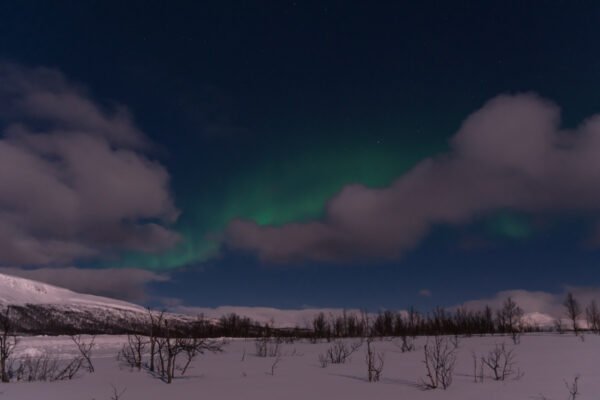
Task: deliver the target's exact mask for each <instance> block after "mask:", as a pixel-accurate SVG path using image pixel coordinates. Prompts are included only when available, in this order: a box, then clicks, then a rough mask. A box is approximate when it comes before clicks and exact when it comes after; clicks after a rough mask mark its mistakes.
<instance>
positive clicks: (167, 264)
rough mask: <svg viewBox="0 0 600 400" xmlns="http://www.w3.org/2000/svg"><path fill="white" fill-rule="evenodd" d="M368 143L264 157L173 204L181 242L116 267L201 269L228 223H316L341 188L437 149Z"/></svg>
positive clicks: (384, 176)
mask: <svg viewBox="0 0 600 400" xmlns="http://www.w3.org/2000/svg"><path fill="white" fill-rule="evenodd" d="M372 137H373V138H372V139H370V140H369V143H365V144H364V145H361V144H360V143H357V140H346V143H347V145H340V146H332V145H329V146H314V145H313V147H312V148H307V149H302V150H299V151H295V152H292V153H291V154H290V153H286V154H285V156H274V155H272V154H271V155H270V156H267V157H265V158H264V160H263V162H262V163H261V164H258V165H253V167H252V168H248V169H239V170H236V171H235V173H234V174H233V176H232V177H231V178H229V179H228V180H227V185H225V186H224V189H223V190H221V191H217V192H215V193H211V194H210V196H206V195H204V196H193V195H191V196H190V195H188V196H184V198H183V199H182V200H181V199H180V198H179V197H178V199H180V203H179V204H180V207H181V208H182V210H183V214H182V215H181V217H180V220H179V222H178V224H177V225H176V228H177V230H178V231H179V232H180V233H181V234H182V236H183V237H184V240H183V242H182V243H181V244H180V245H178V246H177V247H176V248H175V249H174V250H172V251H169V252H166V253H164V254H160V255H149V254H140V253H135V254H134V253H130V254H126V255H124V256H123V257H122V259H121V260H120V261H119V262H118V265H121V266H129V265H136V266H140V267H144V268H149V269H170V268H176V267H180V266H184V265H187V264H190V263H195V262H202V261H204V260H206V259H207V258H209V257H211V256H213V255H214V254H215V252H216V251H217V250H218V243H217V241H216V240H215V239H214V238H215V237H218V235H219V233H220V232H222V230H223V229H224V228H225V226H226V225H227V223H228V222H229V221H230V220H231V219H234V218H244V219H250V220H253V221H256V222H257V223H258V224H260V225H281V224H285V223H287V222H291V221H306V220H310V219H317V218H319V217H320V216H321V215H322V213H323V210H324V206H325V203H326V201H327V199H329V198H330V197H332V196H333V195H335V194H336V193H337V192H338V191H339V190H340V189H341V188H342V187H343V186H344V185H346V184H350V183H361V184H364V185H366V186H369V187H384V186H386V185H389V184H390V183H391V182H392V181H393V180H394V179H395V178H397V177H398V176H400V175H401V174H402V173H404V172H406V171H408V170H409V169H410V168H411V167H412V166H414V165H415V164H416V163H418V162H419V161H420V160H422V159H423V158H425V157H428V156H432V155H435V154H436V153H438V152H440V151H443V150H444V148H445V141H443V140H440V141H439V142H438V143H433V144H431V143H423V144H419V143H414V142H412V143H401V142H400V141H399V140H397V139H396V140H395V139H394V138H393V137H392V138H391V139H390V138H389V136H387V135H385V136H384V135H382V136H381V137H383V138H378V137H377V136H372ZM315 141H316V140H315ZM176 195H177V193H176ZM111 265H114V264H112V263H111Z"/></svg>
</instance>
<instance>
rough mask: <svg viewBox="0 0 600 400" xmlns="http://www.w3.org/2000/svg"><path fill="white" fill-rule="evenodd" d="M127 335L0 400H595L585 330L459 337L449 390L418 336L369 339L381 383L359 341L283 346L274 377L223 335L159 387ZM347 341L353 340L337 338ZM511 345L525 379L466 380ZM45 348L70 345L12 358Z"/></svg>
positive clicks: (592, 350)
mask: <svg viewBox="0 0 600 400" xmlns="http://www.w3.org/2000/svg"><path fill="white" fill-rule="evenodd" d="M125 340H126V336H109V335H104V336H97V337H96V347H95V349H94V356H93V361H94V366H95V369H96V372H94V373H92V374H90V373H88V372H84V371H81V372H80V373H79V374H78V376H77V377H76V378H75V379H73V380H70V381H61V382H52V383H50V382H34V383H23V382H11V383H7V384H0V399H6V400H33V399H40V400H43V399H47V400H54V399H56V400H59V399H60V400H92V399H93V400H104V399H107V400H108V399H110V398H111V394H112V386H111V385H114V387H116V388H117V389H118V390H119V391H122V390H125V392H124V393H123V395H122V396H121V398H120V400H164V399H173V400H175V399H177V400H187V399H190V400H191V399H211V400H218V399H289V400H300V399H302V400H306V399H307V398H309V399H311V400H315V399H370V400H385V399H411V400H413V399H414V400H431V399H448V400H484V399H489V400H495V399H523V400H527V399H534V400H535V399H537V400H543V399H546V400H566V399H568V398H569V394H568V391H567V389H566V387H565V381H568V382H571V381H572V380H573V378H574V376H576V375H579V376H580V379H579V392H580V394H579V395H578V396H577V400H586V399H589V400H592V399H598V398H600V379H599V378H598V377H600V363H599V362H598V355H599V354H600V336H599V335H592V334H586V335H584V340H582V339H581V338H580V337H576V336H575V335H573V334H563V335H560V334H550V333H548V334H527V335H524V336H523V337H522V339H521V343H520V344H518V345H513V344H512V341H511V339H510V337H508V336H500V335H495V336H484V337H478V336H474V337H470V338H460V339H459V347H458V353H457V364H456V369H455V374H454V381H453V383H452V385H451V386H450V387H449V388H448V389H447V390H441V389H438V390H423V389H422V388H421V387H419V382H420V380H421V379H423V378H425V367H424V364H423V361H422V360H423V345H424V344H425V341H426V338H417V339H416V342H415V343H416V350H415V351H411V352H405V353H402V352H401V350H400V348H399V347H398V345H397V343H396V342H395V341H394V340H392V339H383V340H377V341H375V342H373V343H374V346H375V348H376V350H377V351H379V352H384V353H385V365H384V369H383V376H382V379H381V381H380V382H376V383H369V382H368V381H367V379H366V378H367V377H366V375H367V374H366V372H367V371H366V365H365V354H364V352H365V348H366V345H365V344H363V345H362V346H361V347H360V348H359V350H358V351H357V352H355V353H354V354H353V355H352V356H351V359H350V360H349V361H347V362H346V363H344V364H330V365H329V366H327V367H326V368H322V367H321V365H320V363H319V361H318V356H319V354H321V353H324V352H325V351H326V350H327V348H328V347H329V346H330V345H331V343H327V342H326V341H322V342H319V343H316V344H312V343H310V342H307V341H296V342H295V343H284V344H282V345H281V347H280V350H281V358H280V361H279V363H278V364H277V366H276V368H275V370H274V374H273V375H271V367H272V364H273V363H274V361H275V358H272V357H258V356H256V355H255V353H256V351H255V342H254V339H229V343H228V344H227V346H226V347H225V349H224V350H225V351H224V352H223V353H220V354H204V355H201V356H199V357H198V358H197V359H196V360H195V361H194V363H193V364H192V369H191V370H190V371H188V372H187V374H186V376H184V377H177V378H176V379H175V380H174V382H173V383H172V384H166V383H164V382H163V381H161V380H160V379H159V378H157V377H156V376H153V375H152V374H150V373H149V372H148V371H146V370H143V369H142V371H140V372H138V371H137V370H133V371H132V370H130V368H129V367H128V366H125V365H123V364H121V363H120V362H119V361H117V359H116V355H117V352H118V351H119V349H120V348H121V346H122V345H123V343H124V342H125ZM345 340H346V341H348V342H349V343H353V342H356V340H354V339H345ZM501 343H505V344H506V346H508V347H509V348H513V347H514V348H515V354H516V368H518V369H519V370H520V371H521V372H522V373H523V374H524V375H523V376H522V377H521V378H520V379H518V380H515V379H508V380H506V381H503V382H502V381H494V380H493V379H492V378H491V376H490V371H486V376H485V378H484V382H483V383H475V382H474V378H473V358H472V354H473V353H475V354H477V355H478V356H482V355H485V354H487V352H488V351H489V350H490V349H492V348H493V347H494V346H495V344H501ZM41 351H47V352H50V353H52V354H54V355H58V356H61V357H65V358H68V357H70V356H72V355H75V354H76V349H75V347H74V345H73V343H72V342H71V340H70V338H69V337H68V336H59V337H44V336H33V337H22V338H21V340H20V343H19V344H18V347H17V349H16V356H17V357H19V356H23V355H26V354H29V355H35V354H38V353H39V352H41Z"/></svg>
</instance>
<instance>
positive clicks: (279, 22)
mask: <svg viewBox="0 0 600 400" xmlns="http://www.w3.org/2000/svg"><path fill="white" fill-rule="evenodd" d="M173 3H175V4H173ZM390 3H394V4H390ZM403 3H405V2H350V1H319V2H316V1H315V2H306V1H301V0H297V1H274V2H261V1H252V2H239V1H238V2H229V1H215V2H201V1H198V2H153V1H144V2H135V1H129V2H110V1H98V2H93V1H84V2H75V3H72V2H54V1H49V2H39V1H7V2H3V3H2V4H1V5H0V62H1V64H2V65H1V67H0V70H1V71H0V107H1V109H2V111H1V112H0V118H2V132H0V135H2V136H0V140H1V141H2V143H1V144H0V157H4V160H5V161H2V160H1V159H0V171H2V172H0V240H1V241H2V242H4V244H0V265H1V266H3V267H4V268H5V269H6V271H13V272H15V271H21V272H22V273H23V274H25V275H24V276H32V277H36V276H42V275H44V276H48V275H49V273H48V270H50V271H56V274H59V273H62V274H65V275H66V274H70V273H72V272H73V267H75V268H77V269H80V270H84V271H87V272H89V273H90V274H91V275H90V276H92V275H93V276H94V278H93V280H94V282H90V283H86V285H85V286H84V288H85V289H88V290H90V291H92V292H96V293H98V294H106V295H113V296H117V297H121V298H127V299H130V300H134V301H138V302H142V303H145V304H153V305H155V306H160V305H161V304H183V305H188V306H202V307H217V306H221V305H234V306H268V307H278V308H302V307H338V308H342V307H347V308H368V309H372V310H376V309H378V308H381V307H387V308H392V309H399V308H405V307H408V306H409V305H411V304H414V305H416V306H417V307H419V308H423V309H429V308H431V307H434V306H436V305H442V306H451V305H454V304H457V303H459V302H463V301H467V300H472V299H478V298H486V297H492V296H494V295H495V294H496V293H497V292H499V291H503V290H514V289H524V290H528V291H545V292H550V293H558V292H560V291H562V290H563V289H564V287H565V286H566V285H570V286H576V287H581V286H600V278H599V274H598V262H599V261H600V249H599V246H600V239H599V238H600V235H599V234H598V232H599V231H598V226H599V221H600V193H598V192H600V189H596V188H595V187H594V185H596V186H598V184H599V183H600V180H598V178H600V172H599V171H600V153H597V152H594V151H595V147H598V149H597V150H599V151H600V145H599V143H600V140H596V141H594V135H596V134H595V133H594V132H598V134H597V135H596V136H598V137H600V129H598V128H597V127H596V126H597V125H600V124H598V123H596V124H594V122H595V120H594V119H593V118H592V116H593V115H594V114H595V113H597V112H600V97H599V96H598V93H600V41H599V40H598V34H599V29H598V26H599V22H600V5H599V4H598V3H596V2H591V1H590V2H563V1H551V2H546V3H544V4H543V5H542V4H541V3H539V2H482V1H473V2H468V1H464V2H452V3H451V2H413V3H414V4H408V3H406V4H403ZM457 3H460V4H457ZM523 3H525V4H523ZM497 96H501V97H497ZM492 99H496V100H492ZM125 110H126V111H125ZM478 110H481V113H482V114H481V115H479V114H477V115H475V114H474V113H476V112H478ZM472 115H475V116H474V117H473V119H472V121H471V120H469V121H471V122H472V123H470V124H469V123H466V122H465V121H467V119H468V118H470V117H469V116H472ZM559 118H560V120H559ZM548 121H550V122H548ZM586 121H587V122H589V123H587V122H586ZM590 121H591V122H590ZM513 122H514V123H513ZM463 123H464V124H463ZM515 126H516V127H515ZM538 130H539V131H540V132H541V133H540V134H539V135H538V134H537V133H536V132H537V131H538ZM513 131H514V132H513ZM112 132H115V133H114V134H113V133H112ZM489 132H492V133H489ZM494 132H495V133H494ZM532 132H533V133H532ZM494 134H495V135H496V136H493V135H494ZM486 135H487V136H486ZM81 137H85V138H87V139H89V140H90V143H87V142H86V143H83V142H84V140H80V138H81ZM482 137H485V138H488V137H489V140H487V139H480V138H482ZM529 137H531V138H533V139H531V140H529ZM44 138H45V139H52V140H43V139H44ZM497 138H501V139H497ZM38 139H39V140H38ZM50 142H51V143H50ZM92 142H93V143H92ZM2 146H4V147H6V148H7V149H8V147H10V146H13V147H14V148H20V149H24V148H26V149H27V152H28V154H29V155H32V154H34V155H35V157H36V160H35V162H43V163H47V165H51V166H52V168H56V170H54V169H52V171H53V172H52V174H51V175H52V177H53V179H54V178H56V182H54V180H53V181H52V182H54V183H48V182H49V181H48V180H47V179H46V178H47V177H45V178H43V179H42V178H41V177H40V178H39V179H40V180H36V179H38V178H37V176H38V175H35V176H34V175H33V173H31V174H29V173H28V172H27V171H29V170H28V169H27V168H29V166H31V165H33V164H32V163H34V161H33V160H29V159H27V160H25V159H23V160H24V161H23V160H21V159H20V158H19V159H17V158H15V159H12V158H9V155H10V154H12V153H9V150H7V149H4V147H2ZM88 146H90V147H88ZM94 146H97V147H94ZM101 146H102V147H101ZM13 147H11V149H12V148H13ZM100 148H102V151H100ZM541 148H543V150H540V149H541ZM88 149H93V150H89V151H91V153H88ZM96 149H97V150H98V152H97V153H96ZM5 150H6V153H5V152H4V151H5ZM7 154H8V155H7ZM90 154H98V156H97V157H96V156H91V155H90ZM100 154H102V156H100ZM595 154H598V156H597V158H598V160H599V161H598V162H596V163H594V159H595V157H594V155H595ZM117 158H118V160H117ZM15 160H16V161H15ZM20 160H21V161H20ZM20 162H22V163H23V164H19V163H20ZM36 165H37V164H36ZM44 165H46V164H44ZM25 166H26V167H25ZM132 166H133V167H135V168H137V169H136V170H135V171H133V172H132V170H131V169H130V168H132ZM32 168H33V167H32ZM32 170H33V169H32ZM24 171H25V172H24ZM35 171H38V169H37V167H36V169H35ZM39 171H48V168H46V167H40V169H39ZM82 171H87V172H85V173H84V172H82ZM127 171H129V172H131V173H129V172H127ZM40 174H41V172H40ZM40 176H41V175H40ZM48 179H49V178H48ZM117 179H118V182H117ZM146 179H147V180H148V181H147V182H146ZM3 181H4V182H3ZM59 183H60V185H64V186H65V187H66V188H68V189H69V193H70V194H69V195H68V196H67V195H66V194H65V195H64V196H65V197H61V196H63V195H62V194H57V193H62V191H61V192H59V191H58V189H57V190H56V191H54V189H53V188H54V186H52V185H54V184H56V185H57V187H58V185H59ZM103 185H104V186H103ZM32 188H35V190H34V189H32ZM61 188H62V186H61ZM599 188H600V186H599ZM61 190H62V189H61ZM65 190H66V189H65ZM2 193H4V194H2ZM9 193H16V194H15V195H12V194H9ZM34 197H35V198H36V199H37V200H36V201H35V202H34V201H30V200H31V198H34ZM66 198H68V199H72V203H68V202H67V201H66V200H64V199H66ZM24 199H25V200H24ZM69 201H70V200H69ZM55 203H56V204H57V205H56V208H53V207H55V206H54V204H55ZM96 203H97V204H96ZM48 204H49V205H48ZM82 204H83V205H82ZM44 210H45V211H44ZM53 210H54V211H53ZM73 210H77V212H75V211H73ZM48 215H49V216H48ZM46 217H48V218H46ZM40 221H43V223H42V222H40ZM64 221H67V222H64ZM13 238H17V239H18V240H17V239H14V240H13ZM122 270H126V271H129V272H130V273H131V274H130V275H131V276H132V277H133V278H132V281H131V282H132V283H131V284H132V285H134V286H135V285H137V286H140V285H141V286H142V287H143V290H142V292H143V295H142V294H140V295H139V296H137V297H136V296H133V295H131V294H130V291H129V289H127V288H126V287H123V286H119V289H118V292H114V291H113V292H111V289H110V287H108V286H111V285H112V283H111V282H113V280H114V279H117V280H118V279H119V278H118V276H121V275H119V274H120V272H119V271H122ZM23 271H25V272H23ZM90 271H91V272H90ZM94 271H103V273H105V274H106V275H105V278H102V275H95V274H94V273H95V272H94ZM136 271H137V272H136ZM87 272H84V273H83V274H82V275H81V276H82V277H84V276H87V275H85V274H86V273H87ZM27 274H29V275H27ZM35 274H38V275H35ZM110 274H115V276H116V277H117V278H109V275H110ZM50 275H52V272H51V273H50ZM98 276H100V277H101V278H100V281H101V280H103V279H106V282H107V283H106V285H105V286H106V287H105V286H103V285H102V283H101V282H98V278H97V277H98ZM128 276H129V275H128ZM63 279H64V281H65V282H67V281H69V279H68V277H64V278H63ZM78 279H79V278H78ZM82 279H83V278H82ZM71 283H72V282H71ZM67 286H68V285H67ZM71 287H74V288H76V289H80V288H81V286H77V285H76V284H74V283H72V284H71ZM111 287H114V286H111ZM138 289H139V287H138V288H137V289H136V290H138ZM132 290H133V289H132ZM136 293H137V292H136Z"/></svg>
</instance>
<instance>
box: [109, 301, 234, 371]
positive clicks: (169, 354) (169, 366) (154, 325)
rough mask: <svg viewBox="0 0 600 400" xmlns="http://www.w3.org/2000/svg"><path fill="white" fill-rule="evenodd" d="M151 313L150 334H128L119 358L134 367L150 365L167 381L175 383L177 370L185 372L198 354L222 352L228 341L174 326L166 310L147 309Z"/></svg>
mask: <svg viewBox="0 0 600 400" xmlns="http://www.w3.org/2000/svg"><path fill="white" fill-rule="evenodd" d="M148 315H149V321H150V324H149V330H148V332H147V336H145V335H142V334H129V335H127V343H125V344H124V345H123V347H122V348H121V350H120V352H119V354H118V357H117V358H118V359H119V360H121V361H122V362H123V363H125V364H126V365H128V366H129V367H130V368H131V369H134V368H136V369H137V370H138V371H139V370H141V369H142V368H147V369H148V370H149V371H150V372H154V373H157V374H158V375H159V376H160V377H161V378H162V379H163V380H164V381H165V382H166V383H172V382H173V379H174V377H175V376H176V374H177V373H178V374H179V375H180V376H183V375H185V373H186V372H187V371H188V369H189V367H190V364H191V363H192V361H193V360H194V359H195V358H196V357H197V356H198V355H201V354H204V353H205V352H212V353H219V352H221V351H223V346H224V345H225V344H226V342H225V341H223V340H218V339H209V338H204V337H201V336H199V335H198V330H191V331H182V330H181V329H178V327H173V326H172V325H171V321H169V320H168V319H165V318H164V313H154V312H152V311H148ZM200 322H201V323H202V321H200ZM144 360H146V361H147V362H144Z"/></svg>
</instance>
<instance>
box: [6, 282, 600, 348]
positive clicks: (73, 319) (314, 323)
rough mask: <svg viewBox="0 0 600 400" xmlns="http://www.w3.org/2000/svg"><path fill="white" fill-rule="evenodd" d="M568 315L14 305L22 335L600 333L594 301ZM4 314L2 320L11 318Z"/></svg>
mask: <svg viewBox="0 0 600 400" xmlns="http://www.w3.org/2000/svg"><path fill="white" fill-rule="evenodd" d="M564 306H565V311H566V313H565V315H566V316H567V320H568V321H570V322H569V323H568V325H567V326H563V323H562V321H561V320H560V319H558V320H556V321H555V323H554V326H553V327H547V326H546V327H540V326H536V325H535V324H532V323H531V322H529V321H526V320H525V319H524V312H523V309H522V308H521V307H520V306H519V305H518V304H517V303H516V302H515V301H513V300H512V299H511V298H510V297H509V298H507V299H506V300H505V301H504V303H503V304H502V305H501V307H500V308H499V309H497V310H493V309H492V308H491V307H489V306H485V307H484V308H483V309H481V310H470V309H467V308H466V307H458V308H455V309H453V310H451V311H450V310H447V309H444V308H441V307H437V308H435V309H434V310H432V311H430V312H428V313H425V314H424V313H421V312H419V311H417V310H415V309H414V308H413V307H411V308H409V310H408V311H399V312H393V311H381V312H379V313H377V314H372V313H366V312H360V313H356V312H345V311H344V312H342V313H341V314H339V315H333V314H325V313H323V312H321V313H319V314H317V315H315V316H314V317H313V318H312V320H310V321H309V322H308V323H306V324H305V326H297V327H294V328H278V327H276V321H274V322H271V323H266V324H264V323H263V324H261V323H258V322H256V321H253V320H252V319H250V318H248V317H244V316H240V315H237V314H235V313H231V314H228V315H224V316H222V317H220V318H219V319H218V320H214V319H213V320H209V319H206V318H204V316H203V315H199V316H197V317H196V318H194V317H189V316H187V317H186V316H178V315H175V314H169V313H165V312H158V311H151V310H148V311H147V313H143V312H142V313H139V312H136V313H123V314H119V315H117V316H115V315H114V314H111V313H109V312H106V313H90V312H77V311H75V310H69V311H65V310H56V309H52V308H48V307H47V306H34V305H27V306H24V307H20V306H11V307H10V308H11V315H12V318H11V319H12V326H13V327H14V328H15V329H16V330H18V331H19V332H21V333H28V334H50V335H58V334H79V333H89V334H98V333H100V334H128V333H135V334H146V333H147V332H148V331H149V330H151V329H155V330H156V329H158V330H160V329H163V328H164V327H163V326H162V325H160V326H156V327H154V328H153V327H152V319H153V318H156V317H157V316H159V315H160V317H161V319H162V321H163V323H164V321H166V322H167V324H168V326H169V331H170V334H172V335H174V336H179V337H205V338H215V337H297V338H307V339H311V340H315V339H332V338H345V337H367V336H370V337H372V336H380V337H383V336H397V337H407V336H411V337H414V336H422V335H466V336H470V335H481V334H512V335H513V337H514V336H515V335H516V334H519V333H523V332H536V331H542V330H554V331H559V332H562V331H565V330H572V331H575V332H577V331H579V330H581V329H582V328H581V326H580V323H579V321H580V320H581V319H583V317H584V311H585V320H586V322H587V329H589V330H592V331H594V332H599V331H600V310H599V308H598V307H597V306H596V303H595V301H592V302H591V303H590V305H589V306H587V307H586V308H585V310H583V309H582V307H581V306H580V305H579V303H577V301H576V300H575V298H574V297H573V295H572V294H571V293H569V294H568V296H567V300H565V303H564ZM6 315H8V314H6V313H0V322H1V321H2V319H3V318H6Z"/></svg>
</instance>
